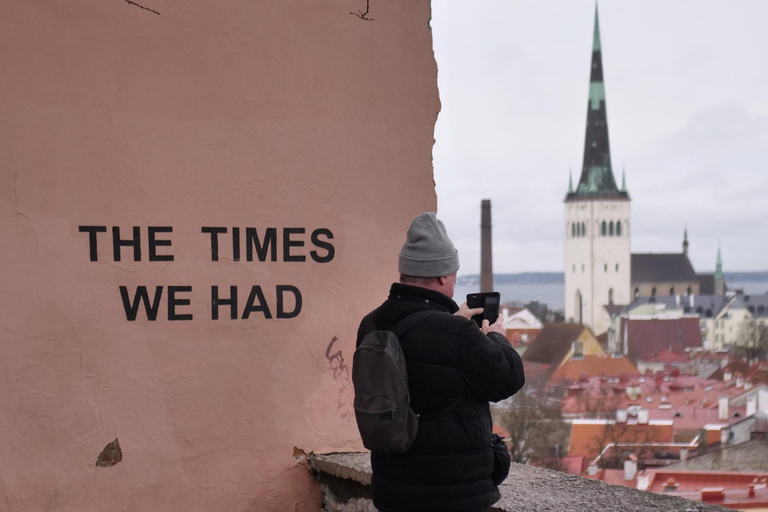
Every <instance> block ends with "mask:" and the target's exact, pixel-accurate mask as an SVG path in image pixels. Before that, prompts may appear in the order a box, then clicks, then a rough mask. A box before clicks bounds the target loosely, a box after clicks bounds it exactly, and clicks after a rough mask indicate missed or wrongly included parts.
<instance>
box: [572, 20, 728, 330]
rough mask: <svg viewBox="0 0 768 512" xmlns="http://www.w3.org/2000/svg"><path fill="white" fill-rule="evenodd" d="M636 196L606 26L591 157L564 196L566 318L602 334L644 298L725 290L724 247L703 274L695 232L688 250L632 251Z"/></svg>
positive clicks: (590, 131) (592, 110)
mask: <svg viewBox="0 0 768 512" xmlns="http://www.w3.org/2000/svg"><path fill="white" fill-rule="evenodd" d="M631 233H632V216H631V209H630V196H629V193H628V192H627V188H626V181H625V178H624V175H623V173H622V183H621V188H619V187H618V186H617V184H616V179H615V177H614V174H613V166H612V164H611V150H610V144H609V138H608V117H607V111H606V101H605V84H604V82H603V62H602V53H601V43H600V25H599V21H598V14H597V7H595V31H594V36H593V43H592V66H591V71H590V79H589V99H588V101H587V126H586V136H585V141H584V161H583V165H582V168H581V174H580V176H579V181H578V183H577V184H576V187H574V186H573V177H571V181H570V182H569V185H568V193H567V194H566V196H565V268H564V275H565V319H566V321H567V322H573V323H580V324H584V325H586V326H588V327H590V328H591V329H592V331H593V332H594V333H595V334H596V335H600V334H602V333H604V332H606V331H607V330H608V329H609V328H610V326H611V317H612V316H613V317H615V316H616V315H617V314H618V313H619V312H620V311H621V309H623V308H624V307H625V306H627V305H628V304H630V303H631V302H632V301H633V300H635V299H637V298H638V297H643V296H647V297H653V298H655V297H656V296H659V297H661V296H666V295H668V296H672V297H677V300H678V301H679V299H680V296H681V295H686V296H690V295H699V294H716V295H724V294H725V291H726V289H727V287H726V285H725V280H724V277H723V272H722V259H721V256H720V251H719V250H718V254H717V264H716V271H715V273H714V274H696V272H695V270H694V269H693V266H692V265H691V262H690V260H689V259H688V233H687V230H686V231H685V234H684V237H683V246H682V249H683V250H682V252H680V253H652V254H632V253H631V249H630V236H631Z"/></svg>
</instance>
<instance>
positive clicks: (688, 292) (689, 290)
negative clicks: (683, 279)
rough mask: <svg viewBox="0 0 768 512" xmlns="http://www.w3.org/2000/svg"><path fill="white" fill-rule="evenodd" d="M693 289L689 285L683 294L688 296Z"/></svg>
mask: <svg viewBox="0 0 768 512" xmlns="http://www.w3.org/2000/svg"><path fill="white" fill-rule="evenodd" d="M692 292H693V290H691V287H690V286H689V287H688V289H687V290H686V291H685V294H686V295H688V296H690V295H691V293H692Z"/></svg>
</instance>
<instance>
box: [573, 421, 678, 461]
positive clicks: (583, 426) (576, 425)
mask: <svg viewBox="0 0 768 512" xmlns="http://www.w3.org/2000/svg"><path fill="white" fill-rule="evenodd" d="M607 425H610V427H607ZM606 428H611V429H612V430H613V433H611V434H610V435H607V436H606ZM606 437H610V438H611V439H608V440H606V439H605V438H606ZM673 440H674V435H673V432H672V424H671V423H665V424H662V425H658V424H654V423H647V424H627V423H615V422H607V421H600V420H576V421H574V422H573V425H572V426H571V442H570V445H569V446H568V455H570V456H584V457H587V458H595V457H597V456H598V455H599V454H600V448H601V447H600V443H601V441H604V443H603V448H604V447H605V445H606V444H607V443H609V442H614V441H615V442H619V443H643V444H645V443H672V442H673Z"/></svg>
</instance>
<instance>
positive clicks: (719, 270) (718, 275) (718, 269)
mask: <svg viewBox="0 0 768 512" xmlns="http://www.w3.org/2000/svg"><path fill="white" fill-rule="evenodd" d="M722 278H723V257H722V256H721V255H720V245H719V244H718V246H717V263H715V279H722Z"/></svg>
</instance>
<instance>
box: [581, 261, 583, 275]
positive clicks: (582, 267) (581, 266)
mask: <svg viewBox="0 0 768 512" xmlns="http://www.w3.org/2000/svg"><path fill="white" fill-rule="evenodd" d="M581 273H582V274H583V273H584V264H583V263H582V264H581Z"/></svg>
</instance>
